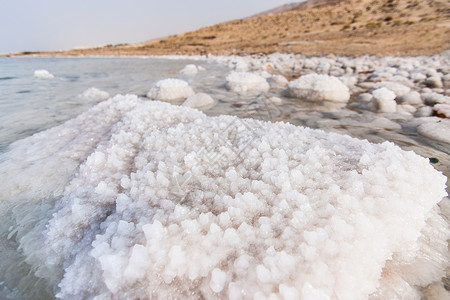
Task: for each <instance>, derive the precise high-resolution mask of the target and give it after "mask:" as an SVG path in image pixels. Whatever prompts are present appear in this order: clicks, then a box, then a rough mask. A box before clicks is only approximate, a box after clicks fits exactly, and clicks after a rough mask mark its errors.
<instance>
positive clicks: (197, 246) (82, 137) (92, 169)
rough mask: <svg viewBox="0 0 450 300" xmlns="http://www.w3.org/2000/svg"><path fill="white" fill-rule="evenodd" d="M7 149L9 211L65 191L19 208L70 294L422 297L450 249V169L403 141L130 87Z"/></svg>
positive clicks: (43, 262)
mask: <svg viewBox="0 0 450 300" xmlns="http://www.w3.org/2000/svg"><path fill="white" fill-rule="evenodd" d="M86 124H88V125H89V126H86ZM88 128H89V130H88ZM90 128H93V129H94V130H91V129H90ZM56 137H58V138H56ZM42 149H46V150H45V151H43V150H42ZM4 156H7V157H8V158H14V157H20V158H21V159H15V160H13V161H6V160H3V159H4V158H5V157H2V160H1V161H3V162H2V164H1V165H0V170H2V171H1V172H2V173H3V172H5V170H7V173H8V176H9V178H11V180H9V181H6V182H5V181H3V182H2V183H1V189H2V191H3V195H4V196H3V197H4V199H1V200H2V202H1V206H2V210H1V211H5V209H6V207H7V206H8V205H9V206H14V205H18V204H19V203H20V201H22V203H26V201H33V202H35V203H39V202H43V201H44V200H45V199H48V198H54V199H56V203H55V208H54V212H55V213H54V214H53V215H51V214H47V217H46V216H40V215H39V214H38V212H35V215H36V216H40V218H41V220H34V222H37V223H39V224H41V225H40V226H31V228H30V230H24V229H23V228H25V227H23V228H22V227H21V222H23V223H25V222H27V220H28V221H29V220H30V218H29V217H27V218H23V219H21V218H20V216H14V210H11V211H10V212H9V214H10V215H9V217H12V218H14V217H15V218H16V222H17V223H18V224H17V225H15V227H16V230H17V237H16V238H17V240H19V241H20V243H21V247H22V249H23V251H24V253H25V255H26V257H27V262H28V263H29V264H31V265H32V266H33V269H34V270H36V274H38V276H39V277H43V278H45V279H47V280H48V281H49V282H51V283H53V284H54V285H58V286H59V289H60V291H59V293H58V295H57V296H58V297H59V298H63V299H80V298H94V297H98V298H96V299H124V298H127V299H142V298H160V299H164V298H168V297H171V298H180V299H189V298H193V299H196V298H205V299H216V298H229V299H244V298H248V299H253V298H254V297H261V298H264V297H269V296H272V295H274V294H275V295H279V296H281V297H284V298H295V299H300V298H301V299H367V298H371V299H387V298H393V297H400V298H407V299H420V297H421V295H420V293H419V289H420V287H424V286H426V285H428V284H429V283H431V282H433V281H436V280H439V279H440V278H441V276H443V275H444V269H445V267H446V265H447V261H448V258H447V257H446V255H447V242H446V240H447V238H448V230H447V225H446V222H445V221H444V220H443V219H442V217H440V216H439V208H438V206H437V205H436V203H438V202H439V201H440V200H441V199H442V198H443V197H444V196H445V195H446V192H445V181H446V178H445V177H444V176H442V175H441V174H440V173H439V172H437V171H436V170H434V169H433V168H432V167H431V166H430V165H429V163H428V161H427V160H426V159H425V158H422V157H419V156H418V155H416V154H414V153H413V152H405V151H402V150H400V149H399V148H398V147H397V146H395V145H393V144H392V143H387V142H386V143H383V144H370V143H369V142H367V141H361V140H357V139H353V138H350V137H348V136H341V135H338V134H333V133H325V132H323V131H320V130H313V129H308V128H302V127H296V126H293V125H290V124H285V123H275V124H273V123H267V122H262V121H257V120H250V119H238V118H236V117H231V116H220V117H207V116H205V115H204V114H203V113H201V112H199V111H197V110H194V109H190V108H186V107H177V106H172V105H170V104H167V103H162V102H157V101H147V102H145V101H142V100H140V99H138V98H137V97H135V96H129V95H128V96H116V97H114V98H112V99H110V100H108V101H105V102H102V103H100V104H99V105H97V106H95V107H93V108H92V109H91V110H89V111H87V112H86V113H83V114H82V115H80V116H78V117H77V118H76V119H73V120H71V121H68V122H66V123H65V124H63V125H61V126H58V127H55V128H53V129H50V130H47V131H44V132H41V133H39V134H36V135H34V136H32V137H30V138H27V139H25V140H22V141H19V142H17V143H15V144H13V145H12V147H11V150H10V152H9V153H6V154H4ZM48 165H59V166H60V167H59V168H49V167H48ZM38 174H39V176H37V175H38ZM2 175H3V176H6V174H2ZM39 178H45V180H42V181H40V180H39ZM7 199H9V200H8V201H6V200H7ZM44 202H45V201H44ZM30 205H31V206H30V207H33V205H32V203H30ZM30 214H33V212H30ZM35 218H36V217H35ZM45 224H47V225H45ZM11 225H12V224H11ZM43 225H44V226H43ZM28 226H30V224H28ZM21 228H22V229H21ZM26 228H28V227H26ZM42 234H44V235H42Z"/></svg>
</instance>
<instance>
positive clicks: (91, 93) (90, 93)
mask: <svg viewBox="0 0 450 300" xmlns="http://www.w3.org/2000/svg"><path fill="white" fill-rule="evenodd" d="M78 98H80V99H83V100H89V101H102V100H106V99H108V98H109V94H108V93H107V92H105V91H102V90H99V89H97V88H95V87H91V88H88V89H87V90H85V91H84V92H83V93H81V94H80V95H78Z"/></svg>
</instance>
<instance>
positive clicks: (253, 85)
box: [226, 72, 270, 95]
mask: <svg viewBox="0 0 450 300" xmlns="http://www.w3.org/2000/svg"><path fill="white" fill-rule="evenodd" d="M226 80H227V83H226V87H227V89H229V90H231V91H233V92H235V93H237V94H239V95H258V94H260V93H265V92H267V91H269V89H270V86H269V84H268V83H267V80H266V79H265V78H264V77H262V76H260V75H257V74H254V73H248V72H231V73H230V74H229V75H228V76H227V78H226Z"/></svg>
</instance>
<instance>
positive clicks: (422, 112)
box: [414, 106, 433, 118]
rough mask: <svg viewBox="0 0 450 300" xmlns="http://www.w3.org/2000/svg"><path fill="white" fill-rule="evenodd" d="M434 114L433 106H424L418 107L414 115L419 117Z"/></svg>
mask: <svg viewBox="0 0 450 300" xmlns="http://www.w3.org/2000/svg"><path fill="white" fill-rule="evenodd" d="M432 115H433V108H432V107H431V106H422V107H419V108H418V109H417V111H416V112H415V113H414V116H415V117H417V118H421V117H429V116H432Z"/></svg>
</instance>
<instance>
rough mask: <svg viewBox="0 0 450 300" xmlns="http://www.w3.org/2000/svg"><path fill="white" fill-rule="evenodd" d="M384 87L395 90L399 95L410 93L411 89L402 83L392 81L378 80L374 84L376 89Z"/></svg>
mask: <svg viewBox="0 0 450 300" xmlns="http://www.w3.org/2000/svg"><path fill="white" fill-rule="evenodd" d="M382 87H384V88H387V89H388V90H391V91H392V92H394V94H395V95H396V96H397V97H398V96H402V95H405V94H407V93H409V91H411V89H410V88H409V87H407V86H405V85H403V84H401V83H398V82H392V81H383V82H378V83H376V84H375V85H374V86H373V88H374V89H379V88H382Z"/></svg>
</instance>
